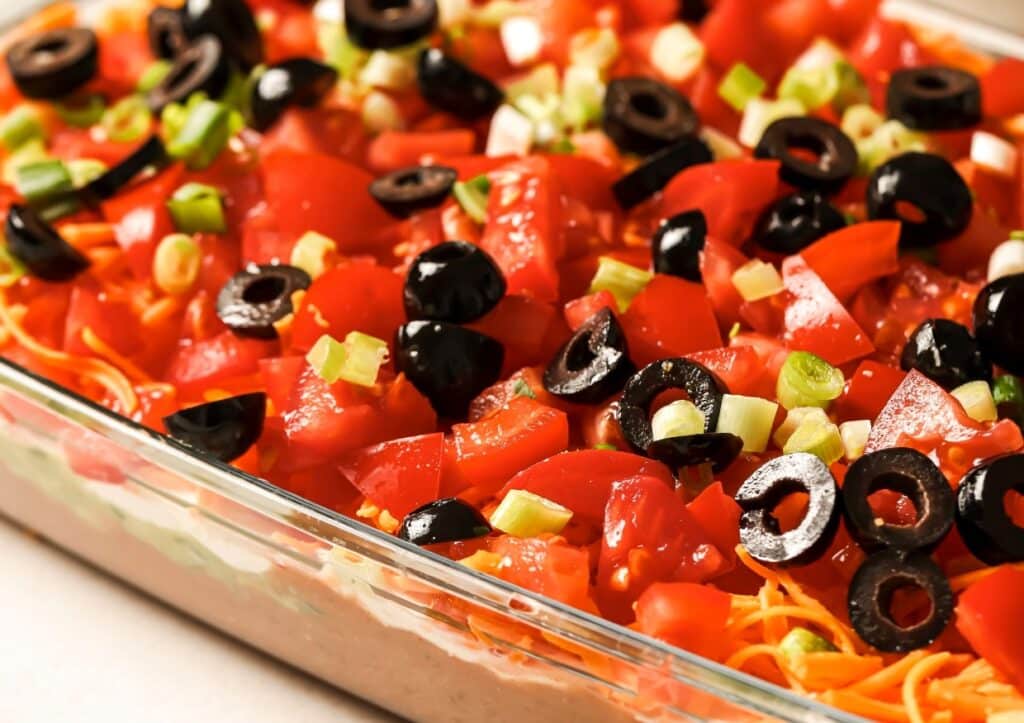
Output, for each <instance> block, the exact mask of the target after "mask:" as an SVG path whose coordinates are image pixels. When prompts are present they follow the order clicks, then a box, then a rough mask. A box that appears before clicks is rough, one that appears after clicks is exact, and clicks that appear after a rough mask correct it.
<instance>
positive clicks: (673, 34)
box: [650, 22, 763, 95]
mask: <svg viewBox="0 0 1024 723" xmlns="http://www.w3.org/2000/svg"><path fill="white" fill-rule="evenodd" d="M650 60H651V65H652V66H654V67H655V68H656V69H657V70H658V72H659V73H661V74H662V75H664V76H665V77H666V78H668V79H669V80H671V81H672V82H673V83H682V82H683V81H685V80H687V79H689V78H691V77H692V76H693V75H694V74H696V72H697V71H698V70H699V69H700V67H701V65H703V64H704V43H702V42H701V41H700V38H698V37H697V36H696V35H695V34H694V32H693V31H692V30H690V28H689V26H688V25H686V24H684V23H679V22H676V23H671V24H669V25H666V26H665V27H663V28H662V29H661V30H659V31H658V34H657V35H655V36H654V41H653V42H652V43H651V54H650ZM748 70H749V68H748ZM751 72H753V71H751ZM754 77H755V78H756V77H757V76H756V75H755V76H754ZM758 80H760V78H758ZM762 85H763V81H762ZM762 89H763V87H762ZM758 93H760V91H758ZM755 95H757V93H755Z"/></svg>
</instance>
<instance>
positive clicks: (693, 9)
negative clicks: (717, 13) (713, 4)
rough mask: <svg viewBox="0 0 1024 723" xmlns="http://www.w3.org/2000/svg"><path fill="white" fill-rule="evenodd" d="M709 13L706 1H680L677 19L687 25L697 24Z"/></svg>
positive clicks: (709, 9)
mask: <svg viewBox="0 0 1024 723" xmlns="http://www.w3.org/2000/svg"><path fill="white" fill-rule="evenodd" d="M710 11H711V8H710V7H708V0H680V2H679V19H680V20H685V21H687V22H689V23H699V22H700V21H701V20H703V19H704V18H705V16H707V14H708V13H709V12H710Z"/></svg>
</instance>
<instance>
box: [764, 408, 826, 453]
mask: <svg viewBox="0 0 1024 723" xmlns="http://www.w3.org/2000/svg"><path fill="white" fill-rule="evenodd" d="M808 418H814V419H816V420H818V421H819V422H820V423H821V424H828V423H829V422H831V421H832V420H831V419H829V418H828V415H827V414H825V410H824V409H822V408H821V407H796V408H795V409H790V410H789V411H788V412H787V414H786V419H785V420H783V422H782V424H780V425H779V428H778V429H776V430H775V434H774V435H773V436H772V440H773V441H774V442H775V444H776V446H778V448H779V449H782V448H783V447H785V446H786V442H788V441H789V438H790V437H792V436H793V432H795V431H796V428H797V427H799V426H800V425H801V424H803V422H804V420H806V419H808Z"/></svg>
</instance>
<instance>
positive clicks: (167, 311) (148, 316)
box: [139, 296, 184, 329]
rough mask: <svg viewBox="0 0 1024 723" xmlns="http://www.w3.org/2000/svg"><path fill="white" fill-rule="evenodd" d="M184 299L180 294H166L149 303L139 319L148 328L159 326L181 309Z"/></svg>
mask: <svg viewBox="0 0 1024 723" xmlns="http://www.w3.org/2000/svg"><path fill="white" fill-rule="evenodd" d="M183 305H184V300H183V299H182V298H180V297H178V296H165V297H164V298H162V299H160V300H159V301H155V302H153V303H151V304H149V305H147V307H146V309H145V311H143V312H142V314H140V316H139V321H141V322H142V325H143V326H144V327H146V328H147V329H152V328H153V327H156V326H159V325H160V324H162V323H164V322H165V321H167V320H168V319H170V318H171V317H172V316H174V315H175V314H177V313H178V312H179V311H181V309H182V307H183Z"/></svg>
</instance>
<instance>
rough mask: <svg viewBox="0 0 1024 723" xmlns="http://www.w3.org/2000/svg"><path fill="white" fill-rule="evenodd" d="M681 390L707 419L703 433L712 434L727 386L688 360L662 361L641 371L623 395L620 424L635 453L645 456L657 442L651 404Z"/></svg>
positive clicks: (630, 382)
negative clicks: (667, 392)
mask: <svg viewBox="0 0 1024 723" xmlns="http://www.w3.org/2000/svg"><path fill="white" fill-rule="evenodd" d="M669 389H681V390H683V391H685V392H686V394H687V395H688V396H689V397H690V401H691V402H693V405H694V406H695V407H697V409H699V410H700V411H701V413H702V414H703V415H704V419H705V420H706V423H705V426H704V429H705V431H707V432H711V431H713V430H714V429H715V427H716V426H717V424H718V413H719V412H721V411H722V395H723V394H728V392H729V389H728V388H727V387H726V386H725V383H724V382H723V381H722V380H721V379H719V378H718V377H717V376H715V374H714V372H712V371H711V370H710V369H708V368H707V367H705V366H704V365H703V364H698V363H697V362H695V361H690V360H689V359H682V358H676V359H662V360H661V361H656V362H652V363H650V364H648V365H647V366H645V367H644V368H643V369H641V370H640V371H638V372H637V373H636V374H634V375H633V376H632V377H630V379H629V381H628V382H626V388H625V389H624V390H623V392H622V401H621V402H620V403H619V410H618V414H617V417H618V420H619V427H620V428H621V429H622V434H623V435H624V436H625V437H626V441H628V442H629V443H630V444H631V445H632V446H633V448H634V449H636V450H637V451H638V452H641V453H643V452H645V451H646V450H647V448H648V447H650V446H651V444H652V443H653V442H654V432H653V431H652V430H651V418H650V416H651V404H652V403H653V402H654V400H655V398H657V396H658V395H659V394H661V393H662V392H664V391H667V390H669Z"/></svg>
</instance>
